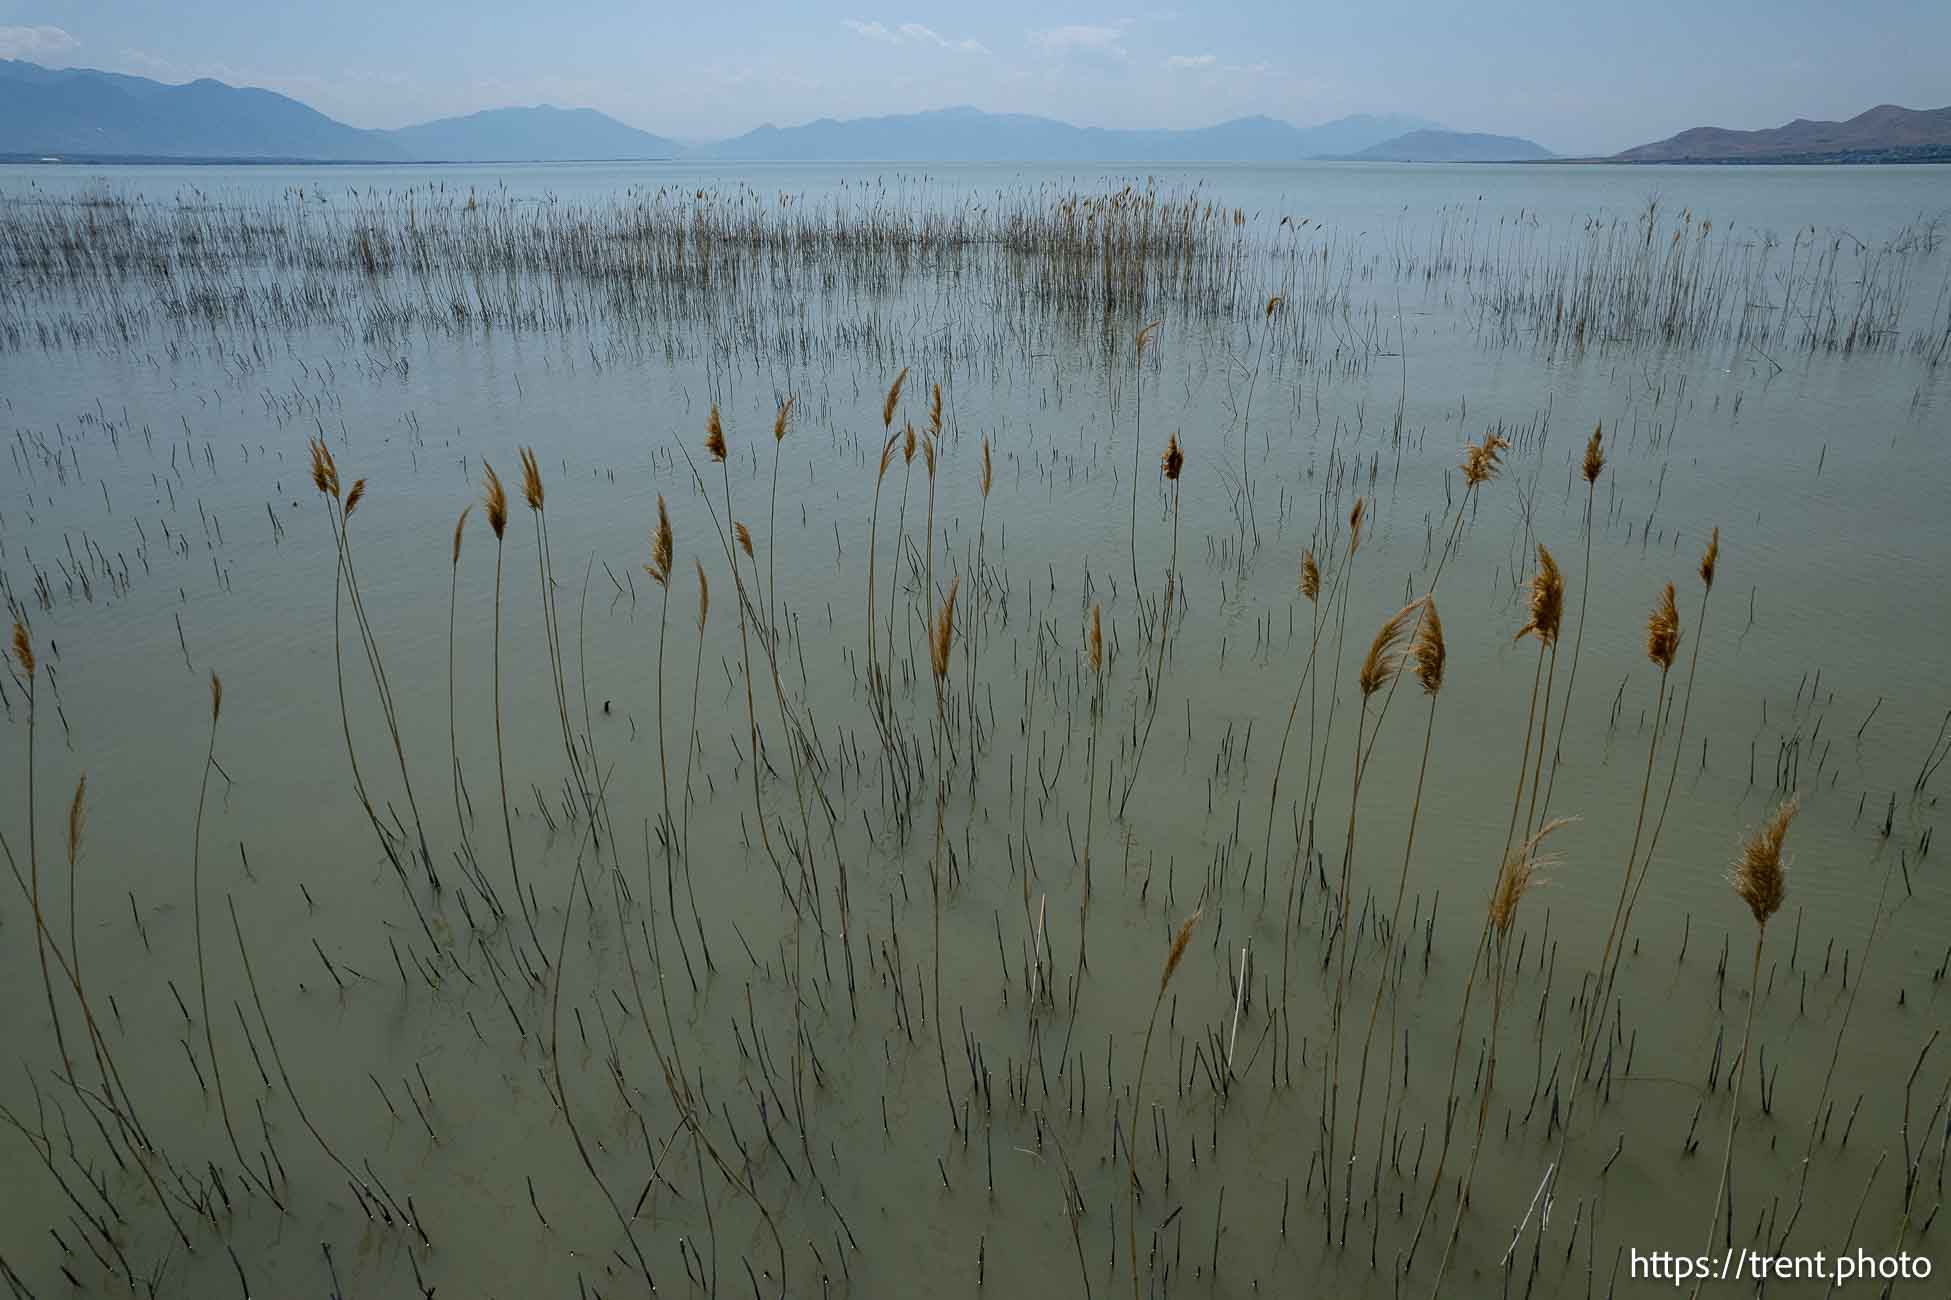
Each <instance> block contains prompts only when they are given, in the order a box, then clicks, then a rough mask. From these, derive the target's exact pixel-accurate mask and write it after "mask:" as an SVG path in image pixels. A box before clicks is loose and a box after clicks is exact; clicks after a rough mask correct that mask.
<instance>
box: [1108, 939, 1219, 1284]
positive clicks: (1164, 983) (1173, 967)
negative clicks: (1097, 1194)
mask: <svg viewBox="0 0 1951 1300" xmlns="http://www.w3.org/2000/svg"><path fill="white" fill-rule="evenodd" d="M1205 910H1206V909H1205V908H1204V907H1201V908H1200V909H1199V910H1198V911H1196V912H1194V913H1193V914H1192V915H1191V916H1188V917H1187V918H1186V919H1185V920H1183V921H1181V922H1180V923H1179V929H1178V933H1176V934H1175V935H1173V936H1172V946H1171V947H1170V948H1169V949H1167V950H1166V953H1165V966H1164V968H1163V969H1161V970H1160V971H1159V975H1158V992H1156V993H1154V994H1153V995H1152V1013H1151V1015H1150V1016H1148V1017H1146V1019H1145V1045H1144V1046H1143V1047H1141V1048H1140V1049H1139V1051H1138V1078H1137V1082H1136V1084H1135V1085H1134V1087H1133V1091H1132V1094H1131V1097H1132V1110H1131V1124H1132V1132H1133V1137H1132V1139H1131V1140H1128V1141H1127V1142H1126V1143H1125V1174H1126V1185H1125V1231H1126V1233H1127V1234H1128V1242H1127V1244H1128V1245H1129V1246H1130V1249H1131V1294H1132V1296H1133V1300H1136V1297H1137V1296H1138V1142H1137V1138H1136V1133H1137V1129H1138V1114H1139V1112H1140V1111H1142V1110H1143V1109H1144V1108H1145V1066H1146V1064H1147V1063H1148V1062H1149V1061H1150V1060H1151V1059H1152V1031H1153V1030H1155V1029H1157V1028H1158V1009H1159V1008H1160V1007H1161V1006H1163V1005H1165V990H1166V988H1167V987H1168V986H1169V985H1170V984H1171V983H1172V976H1173V974H1174V973H1175V972H1177V971H1178V969H1179V963H1180V961H1182V960H1184V958H1185V955H1186V945H1187V944H1189V943H1191V942H1192V927H1193V926H1195V925H1197V924H1199V918H1200V917H1201V916H1202V915H1204V914H1205ZM1113 1240H1114V1241H1115V1240H1116V1238H1113Z"/></svg>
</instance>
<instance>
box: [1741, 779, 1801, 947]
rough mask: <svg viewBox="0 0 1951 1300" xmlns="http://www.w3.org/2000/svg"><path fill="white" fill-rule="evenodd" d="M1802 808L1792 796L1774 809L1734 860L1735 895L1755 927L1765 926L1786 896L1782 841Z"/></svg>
mask: <svg viewBox="0 0 1951 1300" xmlns="http://www.w3.org/2000/svg"><path fill="white" fill-rule="evenodd" d="M1800 807H1801V804H1800V801H1798V800H1797V799H1796V798H1794V797H1793V796H1791V797H1790V798H1788V799H1787V800H1785V801H1784V802H1783V803H1782V806H1781V807H1779V808H1777V809H1776V810H1775V812H1774V815H1773V816H1771V817H1770V818H1769V819H1768V820H1767V822H1766V823H1764V824H1763V826H1762V828H1761V829H1760V830H1758V831H1756V832H1754V833H1753V834H1752V835H1750V836H1748V838H1747V839H1745V840H1743V841H1742V843H1741V856H1740V857H1738V858H1736V859H1735V860H1734V871H1733V873H1732V877H1731V879H1732V883H1733V885H1734V892H1735V893H1736V894H1739V895H1740V896H1741V901H1742V902H1744V903H1746V904H1747V905H1748V910H1749V911H1750V912H1753V913H1754V917H1755V924H1756V925H1767V924H1768V918H1770V917H1772V916H1773V915H1775V913H1776V912H1777V911H1778V910H1780V908H1781V906H1782V898H1783V897H1784V896H1785V895H1786V894H1787V893H1788V867H1787V864H1786V863H1785V862H1783V861H1782V841H1783V839H1785V838H1786V837H1787V835H1788V824H1789V823H1790V822H1792V821H1794V820H1795V814H1796V812H1797V811H1798V810H1799V809H1800Z"/></svg>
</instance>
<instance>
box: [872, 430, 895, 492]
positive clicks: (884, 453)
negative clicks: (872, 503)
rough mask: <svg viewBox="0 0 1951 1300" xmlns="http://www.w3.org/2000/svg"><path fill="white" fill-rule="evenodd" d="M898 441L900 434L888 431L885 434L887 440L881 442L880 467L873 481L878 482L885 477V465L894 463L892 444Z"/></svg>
mask: <svg viewBox="0 0 1951 1300" xmlns="http://www.w3.org/2000/svg"><path fill="white" fill-rule="evenodd" d="M900 441H901V435H900V434H898V433H890V434H888V436H887V441H886V442H884V443H882V444H881V468H880V470H879V472H878V473H877V475H876V477H875V482H879V481H880V480H881V479H884V478H886V477H887V467H888V466H889V465H892V464H893V463H894V446H895V444H896V443H898V442H900Z"/></svg>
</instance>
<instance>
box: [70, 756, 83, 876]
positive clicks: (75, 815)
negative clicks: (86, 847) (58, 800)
mask: <svg viewBox="0 0 1951 1300" xmlns="http://www.w3.org/2000/svg"><path fill="white" fill-rule="evenodd" d="M87 799H88V773H86V772H83V773H82V774H81V780H79V781H77V782H75V797H74V798H73V799H72V800H70V801H69V803H68V866H69V867H70V868H72V867H73V866H74V864H75V859H76V858H78V857H80V856H81V833H82V831H84V830H85V829H87V826H88V804H87Z"/></svg>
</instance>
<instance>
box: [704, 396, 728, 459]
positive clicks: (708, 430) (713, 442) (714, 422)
mask: <svg viewBox="0 0 1951 1300" xmlns="http://www.w3.org/2000/svg"><path fill="white" fill-rule="evenodd" d="M705 450H706V451H708V452H710V453H711V458H712V459H713V460H715V461H718V462H720V463H721V464H722V463H723V462H724V459H725V426H724V425H723V424H722V423H720V422H719V419H718V403H716V402H713V403H712V404H711V415H710V416H709V418H707V419H706V420H705Z"/></svg>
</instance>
